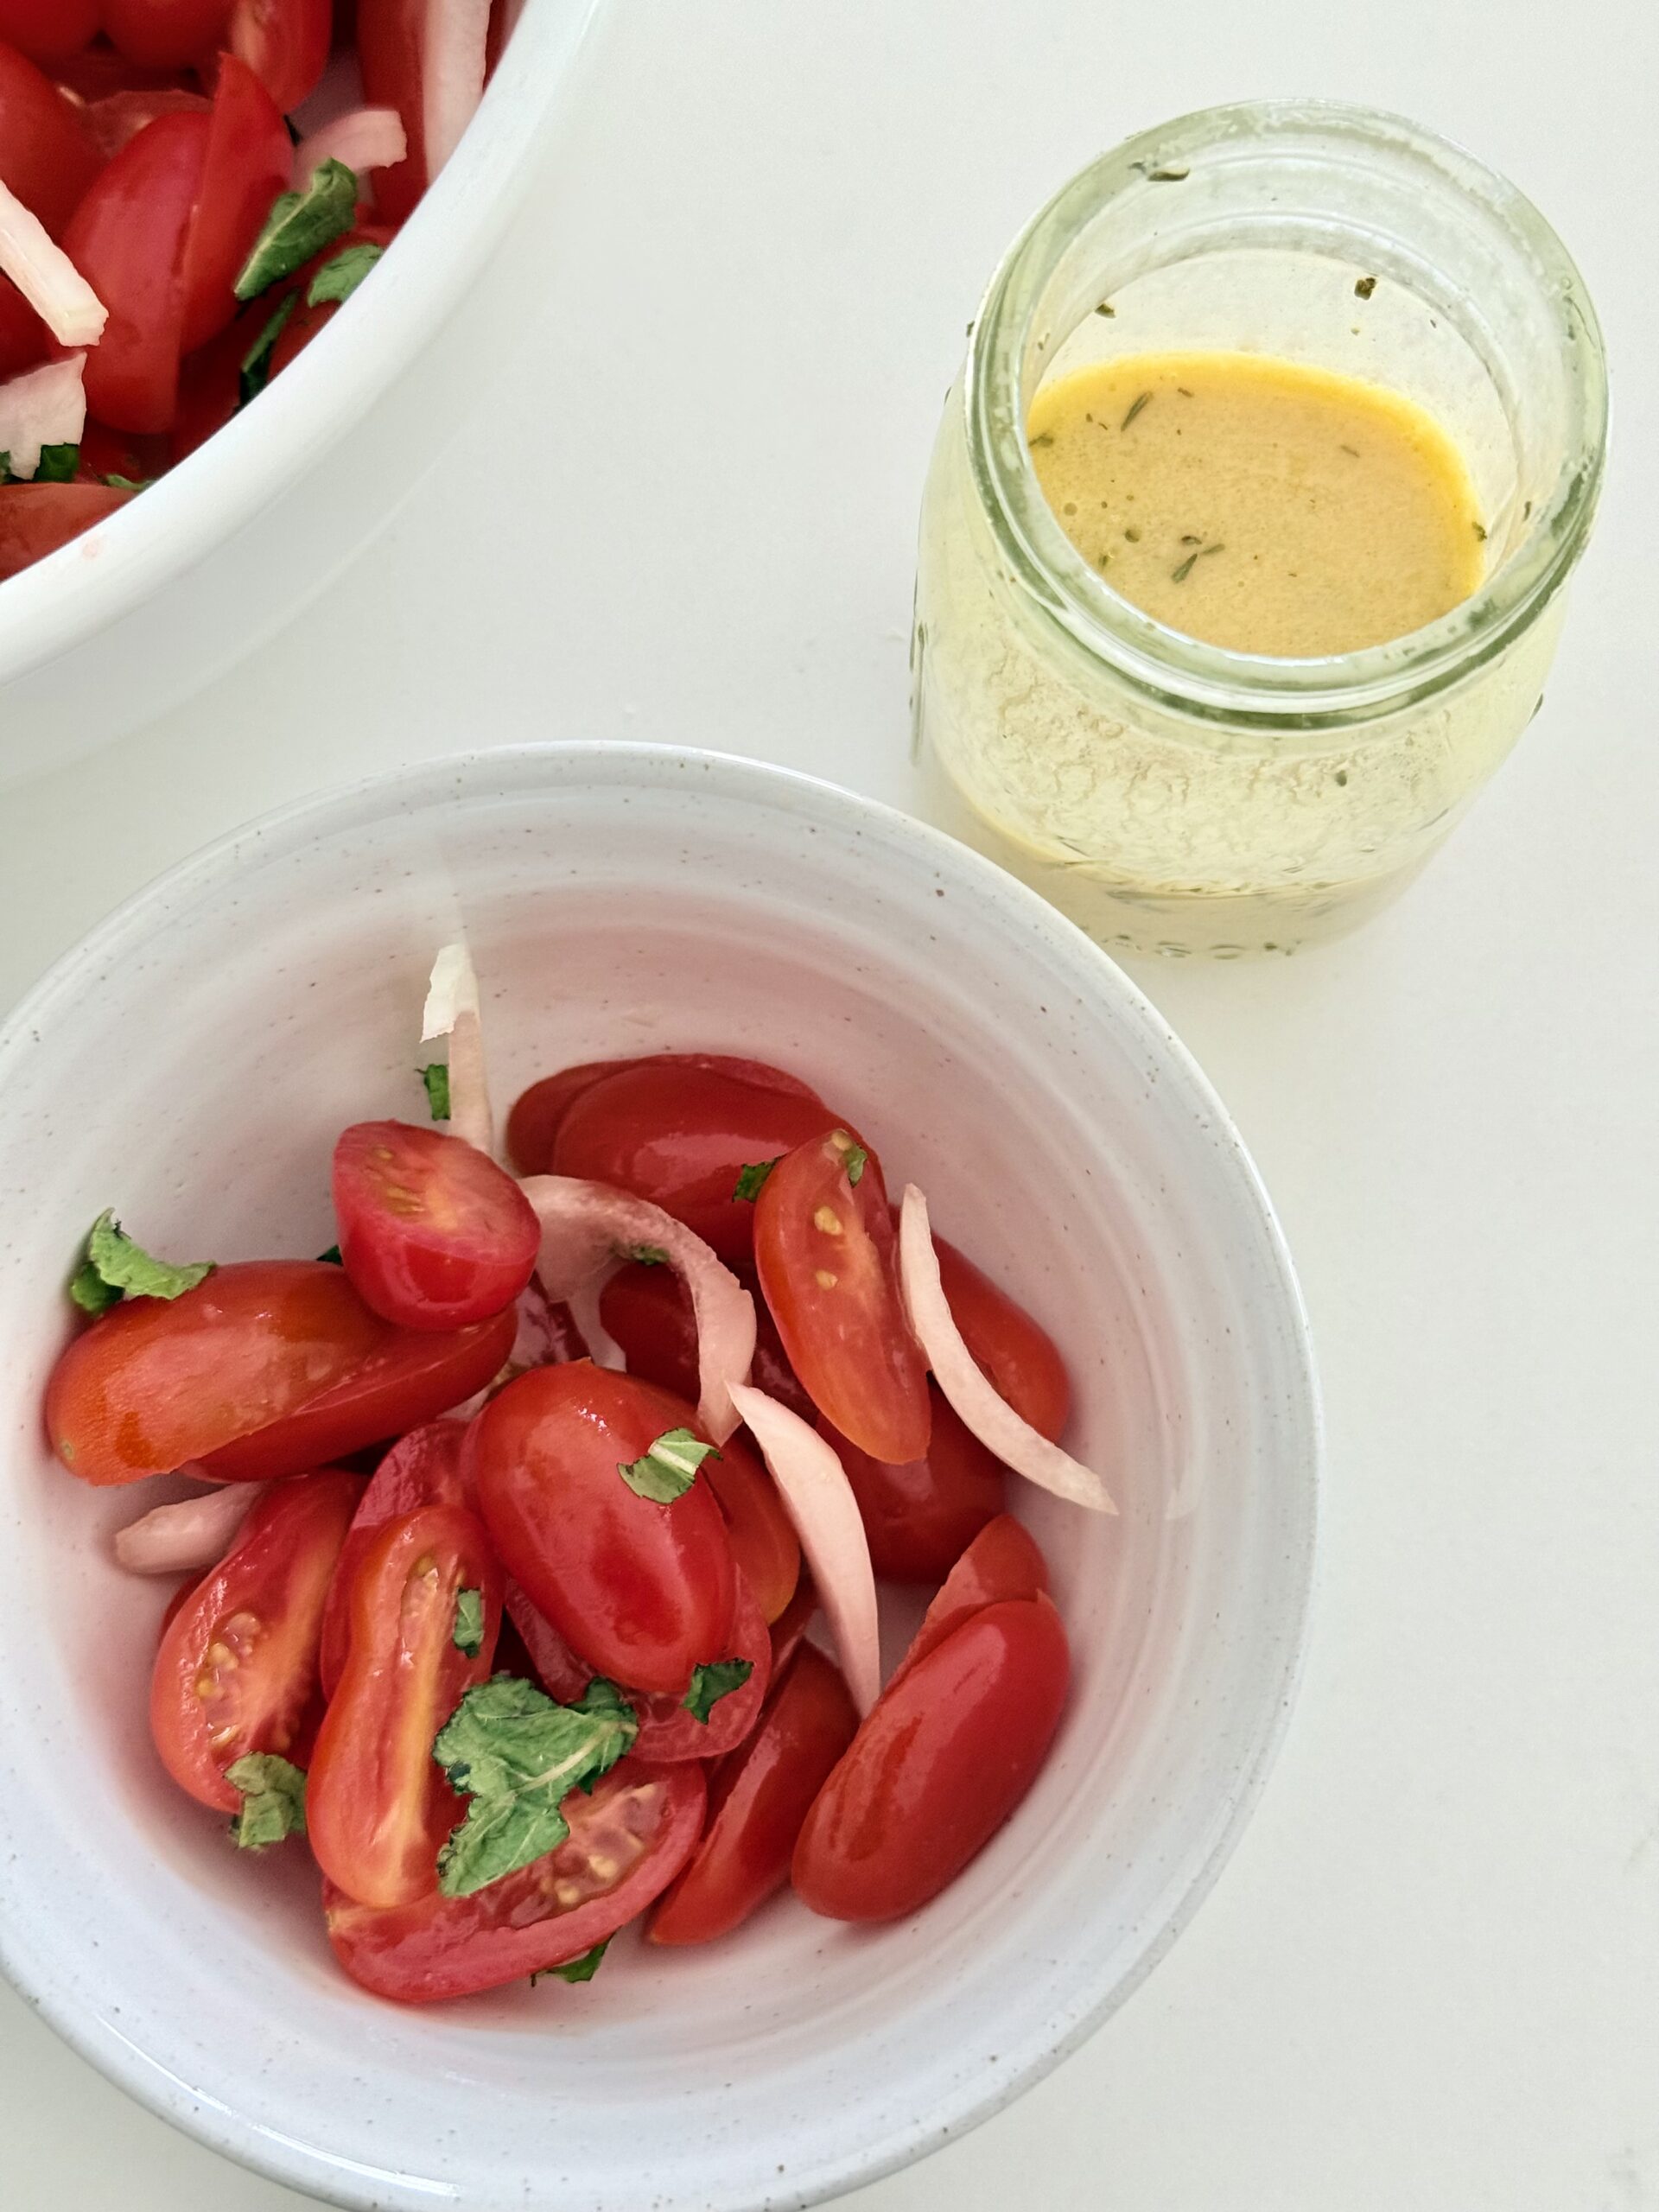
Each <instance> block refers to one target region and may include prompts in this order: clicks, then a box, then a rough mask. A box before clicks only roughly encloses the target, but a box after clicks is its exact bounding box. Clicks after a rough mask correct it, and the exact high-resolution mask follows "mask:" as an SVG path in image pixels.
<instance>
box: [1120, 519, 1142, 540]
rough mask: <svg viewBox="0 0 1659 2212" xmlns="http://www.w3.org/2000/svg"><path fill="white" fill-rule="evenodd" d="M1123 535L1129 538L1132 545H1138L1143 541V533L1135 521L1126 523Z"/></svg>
mask: <svg viewBox="0 0 1659 2212" xmlns="http://www.w3.org/2000/svg"><path fill="white" fill-rule="evenodd" d="M1123 535H1124V537H1127V538H1128V541H1129V543H1130V544H1131V545H1138V544H1139V543H1141V533H1140V531H1138V530H1137V529H1136V528H1135V524H1133V523H1129V524H1127V525H1126V527H1125V529H1124V531H1123Z"/></svg>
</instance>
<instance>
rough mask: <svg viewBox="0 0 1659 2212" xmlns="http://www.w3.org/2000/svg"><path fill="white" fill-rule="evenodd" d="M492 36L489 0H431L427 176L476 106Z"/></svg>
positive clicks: (424, 70)
mask: <svg viewBox="0 0 1659 2212" xmlns="http://www.w3.org/2000/svg"><path fill="white" fill-rule="evenodd" d="M489 41H490V0H427V4H426V25H425V36H424V38H423V41H422V64H421V99H422V105H423V110H424V113H425V119H426V168H427V175H429V177H433V176H436V175H437V173H438V171H439V170H440V169H441V168H442V167H443V165H444V163H445V162H447V161H448V158H449V156H450V155H451V154H453V153H454V150H455V148H456V147H457V146H458V145H459V144H460V143H461V133H462V131H463V130H466V128H467V124H469V123H470V122H471V121H472V119H473V118H474V115H475V114H476V113H477V112H478V104H479V102H480V100H481V99H483V97H484V67H485V61H486V56H487V54H488V48H489Z"/></svg>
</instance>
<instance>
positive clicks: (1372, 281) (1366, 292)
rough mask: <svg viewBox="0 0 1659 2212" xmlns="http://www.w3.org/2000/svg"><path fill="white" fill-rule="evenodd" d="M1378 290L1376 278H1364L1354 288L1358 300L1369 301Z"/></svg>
mask: <svg viewBox="0 0 1659 2212" xmlns="http://www.w3.org/2000/svg"><path fill="white" fill-rule="evenodd" d="M1375 290H1376V277H1361V278H1360V279H1359V281H1358V283H1357V284H1356V285H1355V286H1354V297H1355V298H1356V299H1357V300H1369V299H1370V296H1371V294H1372V293H1373V292H1374V291H1375Z"/></svg>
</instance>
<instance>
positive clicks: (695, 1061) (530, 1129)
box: [507, 1052, 819, 1175]
mask: <svg viewBox="0 0 1659 2212" xmlns="http://www.w3.org/2000/svg"><path fill="white" fill-rule="evenodd" d="M632 1068H671V1069H679V1070H681V1071H685V1070H688V1069H700V1070H702V1071H707V1072H708V1073H709V1074H713V1075H723V1076H728V1077H731V1079H732V1081H733V1082H734V1083H745V1084H750V1085H751V1086H752V1087H753V1088H754V1089H756V1090H781V1091H784V1092H785V1093H786V1094H787V1095H788V1096H791V1097H793V1098H808V1099H810V1100H811V1101H812V1102H813V1103H814V1104H817V1103H819V1100H818V1094H817V1091H816V1090H813V1089H812V1088H811V1086H810V1084H804V1083H803V1082H802V1081H801V1079H800V1077H798V1076H793V1075H789V1074H787V1073H785V1071H784V1070H783V1069H782V1068H775V1067H773V1066H772V1065H771V1064H770V1063H769V1062H768V1061H766V1060H745V1059H739V1058H734V1056H733V1055H732V1054H730V1053H728V1052H647V1053H645V1054H644V1055H643V1056H641V1057H640V1058H637V1059H632V1060H584V1061H583V1062H582V1065H580V1066H579V1067H573V1068H561V1069H560V1071H559V1072H558V1073H557V1075H547V1076H543V1077H542V1079H541V1081H540V1082H539V1083H532V1084H531V1086H530V1088H529V1090H526V1091H524V1092H523V1093H522V1094H521V1095H520V1096H519V1098H518V1102H517V1103H516V1104H515V1105H514V1107H513V1109H512V1113H511V1114H510V1115H509V1116H507V1157H508V1159H509V1160H512V1164H513V1166H515V1167H516V1168H517V1169H518V1172H519V1173H520V1174H521V1175H545V1174H548V1173H550V1172H551V1170H552V1166H553V1146H554V1141H555V1140H556V1138H557V1136H558V1134H559V1131H560V1129H561V1128H563V1125H564V1117H565V1116H566V1115H567V1114H568V1113H569V1111H570V1109H571V1108H572V1107H573V1106H574V1105H575V1103H576V1101H577V1099H578V1098H580V1097H581V1096H582V1094H583V1093H584V1092H585V1091H588V1090H592V1089H593V1088H594V1084H597V1083H602V1082H603V1081H604V1080H605V1078H606V1077H607V1076H613V1075H620V1074H622V1072H623V1071H625V1070H626V1069H632ZM747 1164H748V1163H747V1161H745V1162H744V1165H745V1166H747Z"/></svg>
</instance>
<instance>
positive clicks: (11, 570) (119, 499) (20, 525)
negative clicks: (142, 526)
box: [0, 484, 132, 578]
mask: <svg viewBox="0 0 1659 2212" xmlns="http://www.w3.org/2000/svg"><path fill="white" fill-rule="evenodd" d="M131 497H132V493H130V492H118V491H117V490H116V489H115V488H114V486H112V485H105V484H6V485H0V578H3V577H6V576H15V575H16V574H17V572H18V570H19V569H27V568H30V567H32V566H33V565H34V563H35V562H36V561H43V560H44V559H45V558H46V556H47V555H48V553H55V552H56V551H57V550H58V548H59V546H60V545H67V543H69V541H70V539H71V538H72V537H79V536H80V534H81V532H82V531H86V530H91V528H92V525H93V524H94V523H100V522H102V521H103V520H104V518H105V516H106V515H112V514H113V513H114V512H115V511H116V509H117V508H118V507H124V506H125V505H126V503H127V501H128V500H129V499H131Z"/></svg>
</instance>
